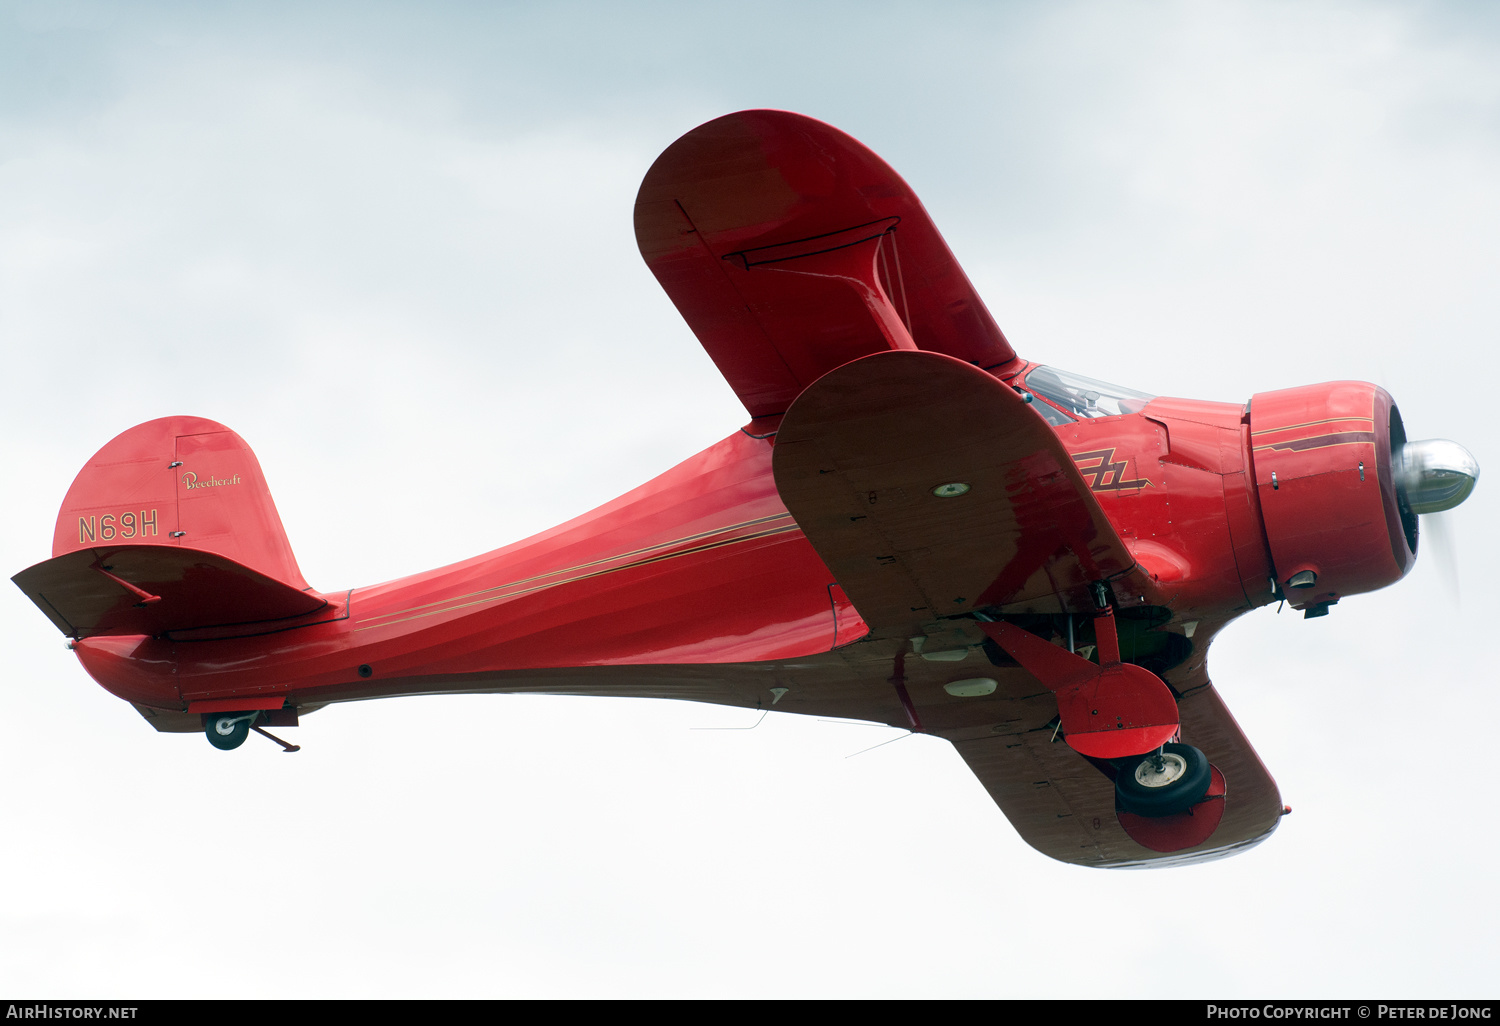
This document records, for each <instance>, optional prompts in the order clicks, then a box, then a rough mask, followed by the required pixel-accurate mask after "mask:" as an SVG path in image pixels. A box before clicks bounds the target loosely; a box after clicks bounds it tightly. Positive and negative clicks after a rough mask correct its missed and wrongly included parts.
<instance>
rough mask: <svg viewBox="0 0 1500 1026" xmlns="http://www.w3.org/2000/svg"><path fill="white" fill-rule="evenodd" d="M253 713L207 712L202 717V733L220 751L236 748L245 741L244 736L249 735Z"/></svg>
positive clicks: (254, 715) (253, 717)
mask: <svg viewBox="0 0 1500 1026" xmlns="http://www.w3.org/2000/svg"><path fill="white" fill-rule="evenodd" d="M256 715H257V714H255V713H250V714H246V713H233V712H226V713H209V714H208V715H205V716H204V717H203V733H204V734H206V735H207V736H208V743H209V744H211V745H213V746H214V747H215V748H217V749H220V750H221V751H225V752H227V751H229V750H230V749H231V748H238V747H239V746H240V745H242V744H244V743H245V738H247V737H249V736H250V724H251V723H252V722H254V720H255V717H256Z"/></svg>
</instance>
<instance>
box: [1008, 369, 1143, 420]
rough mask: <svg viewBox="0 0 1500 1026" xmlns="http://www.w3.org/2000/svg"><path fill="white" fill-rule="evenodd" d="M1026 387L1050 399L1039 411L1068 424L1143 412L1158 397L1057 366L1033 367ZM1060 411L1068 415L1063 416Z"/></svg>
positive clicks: (1043, 414) (1045, 398)
mask: <svg viewBox="0 0 1500 1026" xmlns="http://www.w3.org/2000/svg"><path fill="white" fill-rule="evenodd" d="M1026 388H1027V389H1028V390H1029V391H1030V392H1032V393H1034V394H1035V395H1038V396H1040V397H1041V398H1042V399H1044V400H1046V403H1044V404H1042V405H1041V406H1039V407H1038V409H1039V410H1040V412H1041V414H1042V416H1044V417H1046V418H1047V420H1048V421H1049V422H1051V423H1053V424H1065V423H1067V422H1068V421H1069V420H1072V419H1084V420H1091V419H1093V418H1095V417H1118V416H1120V415H1122V414H1126V413H1139V412H1140V410H1141V408H1142V407H1144V406H1145V405H1146V404H1147V403H1149V402H1150V401H1151V400H1152V399H1155V398H1156V397H1155V396H1154V395H1150V394H1148V393H1146V392H1137V391H1136V390H1135V389H1133V388H1125V387H1123V386H1121V385H1111V384H1109V383H1108V382H1106V381H1098V380H1096V379H1094V378H1086V377H1084V376H1083V375H1082V374H1074V373H1072V372H1070V371H1065V370H1058V369H1057V368H1056V367H1034V368H1032V370H1031V372H1030V373H1029V374H1027V375H1026ZM1058 411H1061V413H1063V414H1066V415H1067V416H1066V417H1063V416H1059V415H1058Z"/></svg>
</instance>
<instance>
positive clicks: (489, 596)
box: [354, 513, 798, 631]
mask: <svg viewBox="0 0 1500 1026" xmlns="http://www.w3.org/2000/svg"><path fill="white" fill-rule="evenodd" d="M790 517H791V514H790V513H779V514H777V515H775V516H769V517H759V518H757V519H755V520H747V521H745V522H744V523H740V524H733V525H731V526H729V527H721V528H718V529H717V530H713V531H703V532H700V533H698V534H691V535H687V536H685V537H682V538H677V539H674V540H673V541H670V542H662V543H661V544H659V545H651V546H647V547H646V548H642V549H635V550H633V551H631V552H622V553H619V554H618V555H614V556H609V557H607V558H605V559H596V560H592V561H591V562H588V563H580V564H579V565H577V566H574V567H567V568H565V569H562V570H554V571H552V572H551V573H546V574H538V575H537V576H535V577H526V578H522V579H521V580H518V581H511V582H510V583H508V584H500V585H496V586H495V587H493V588H485V589H482V590H480V591H474V592H469V593H467V594H464V595H454V596H451V597H449V598H446V599H439V600H437V601H435V602H427V603H423V604H421V605H416V606H408V607H407V608H406V609H398V610H395V611H393V612H390V613H380V614H378V615H376V616H371V617H367V618H365V619H363V620H356V621H355V622H356V623H367V624H369V626H367V627H356V628H354V630H355V631H368V630H374V629H375V628H377V627H388V626H390V625H392V624H397V623H405V622H406V621H408V620H420V619H423V618H425V617H429V616H437V615H439V614H441V613H448V612H452V611H454V610H456V609H467V608H469V607H470V606H477V605H483V604H485V603H486V602H499V601H502V600H504V599H512V598H519V597H520V596H522V595H529V594H531V593H532V592H535V591H545V590H546V589H548V588H556V587H558V586H560V585H564V584H573V583H575V582H577V581H585V580H588V579H589V578H591V577H602V576H604V575H605V574H612V573H618V572H619V571H621V570H630V569H633V568H635V567H639V566H648V565H650V564H652V563H659V562H661V561H663V560H667V559H676V558H677V557H678V556H688V555H692V554H694V553H698V552H707V551H708V550H710V549H717V548H721V547H723V546H725V545H734V544H736V543H739V542H746V541H753V540H755V539H757V538H768V537H771V536H772V535H777V534H786V533H788V532H790V531H795V530H798V527H797V525H796V524H795V523H792V524H786V525H784V526H781V527H773V528H770V529H768V530H764V531H756V532H754V533H752V534H743V535H740V536H738V537H735V538H724V539H722V540H720V541H714V542H708V543H707V544H704V545H695V546H693V547H692V548H689V549H683V550H681V551H679V552H659V553H658V554H657V555H653V556H647V557H646V558H644V559H637V560H633V561H632V562H629V563H624V564H622V565H620V566H616V567H610V568H608V569H605V570H594V571H592V572H590V573H584V574H576V575H574V576H572V577H568V578H565V579H563V580H560V581H550V582H548V583H545V584H538V585H536V586H535V587H531V588H522V589H521V590H520V591H511V590H510V589H513V588H516V587H517V586H519V585H523V584H530V583H531V582H533V581H541V580H544V579H545V578H548V577H556V576H557V575H559V574H565V573H570V572H572V571H575V570H584V569H587V568H588V567H593V566H599V565H600V564H603V563H610V562H613V561H614V560H617V559H626V558H628V557H630V556H634V555H640V554H642V553H647V552H655V551H658V550H660V549H664V548H667V547H668V546H671V545H679V544H681V543H682V542H685V541H694V540H696V539H699V538H708V537H712V536H713V535H716V534H724V533H725V532H727V531H735V530H739V529H740V528H743V527H751V526H754V525H756V524H763V523H767V522H770V521H773V520H780V519H783V518H787V519H790ZM497 592H501V593H503V594H495V593H497ZM480 596H483V597H480ZM463 599H473V601H471V602H464V601H462V600H463ZM434 606H440V607H442V608H432V607H434ZM420 610H426V611H425V612H420ZM403 613H412V614H413V615H411V616H402V615H401V614H403ZM392 617H399V619H391V618H392ZM373 620H383V621H385V622H384V623H371V621H373Z"/></svg>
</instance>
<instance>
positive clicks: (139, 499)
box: [52, 417, 307, 591]
mask: <svg viewBox="0 0 1500 1026" xmlns="http://www.w3.org/2000/svg"><path fill="white" fill-rule="evenodd" d="M101 544H103V545H121V544H124V545H140V544H148V545H181V546H186V547H188V548H193V549H197V550H199V551H202V552H213V553H217V554H218V555H221V556H228V557H229V558H230V559H232V560H234V561H235V562H236V563H239V564H241V565H243V566H247V567H249V568H250V569H251V570H254V571H256V572H257V573H260V574H264V575H265V576H266V577H270V578H272V579H273V580H277V581H280V582H282V583H283V584H288V585H291V586H292V587H293V588H296V589H297V590H298V591H304V590H306V589H307V581H305V580H303V578H302V571H301V570H299V569H298V568H297V560H296V558H295V557H294V556H293V555H292V547H291V545H290V544H289V543H288V542H287V538H286V529H285V528H283V527H282V526H281V517H280V516H279V515H278V514H277V512H276V504H275V503H274V502H272V501H271V492H270V490H269V489H268V488H266V479H265V476H264V475H263V474H262V473H261V470H260V463H259V462H258V461H257V460H256V459H255V454H254V453H253V452H251V451H250V447H249V446H248V445H246V444H245V440H244V439H242V438H241V437H240V436H239V435H237V434H235V433H234V432H233V431H231V430H229V429H228V428H226V427H225V426H224V425H223V424H216V423H214V422H213V421H211V420H203V419H202V418H200V417H163V418H162V419H161V420H153V421H150V422H148V423H146V424H141V425H139V426H138V427H133V428H131V429H130V430H129V431H126V432H125V433H123V434H121V435H118V436H117V437H116V438H115V439H114V440H113V441H111V442H110V443H109V444H107V445H105V446H104V448H102V449H100V450H99V451H98V452H97V453H95V454H94V458H93V459H91V460H89V461H88V463H86V464H85V465H84V468H83V469H82V470H80V471H79V472H78V477H77V478H75V479H74V481H73V487H71V488H69V489H68V494H67V497H66V498H64V499H63V504H62V510H61V512H59V513H58V516H57V528H56V530H55V531H54V533H53V535H52V555H53V556H61V555H64V554H66V553H69V552H76V551H77V550H79V549H86V548H97V547H98V546H99V545H101Z"/></svg>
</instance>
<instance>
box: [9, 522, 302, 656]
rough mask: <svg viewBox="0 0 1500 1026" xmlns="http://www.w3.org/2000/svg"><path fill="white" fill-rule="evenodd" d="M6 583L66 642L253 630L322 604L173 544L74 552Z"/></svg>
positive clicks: (225, 561)
mask: <svg viewBox="0 0 1500 1026" xmlns="http://www.w3.org/2000/svg"><path fill="white" fill-rule="evenodd" d="M11 579H12V580H13V581H15V582H16V584H17V585H18V586H19V587H20V589H21V590H22V591H24V592H25V593H26V597H27V598H29V599H31V601H33V602H35V603H36V604H37V606H38V608H40V609H41V611H42V612H44V613H46V614H47V617H48V618H49V619H50V620H51V621H52V622H53V623H55V624H56V625H57V627H58V629H59V630H61V631H62V632H63V633H64V634H66V635H68V636H69V637H73V638H86V637H90V636H92V635H98V634H151V635H159V634H162V633H164V632H166V631H175V630H186V629H190V628H194V627H219V626H226V625H229V624H245V623H261V622H264V621H268V620H284V619H289V618H292V617H297V616H303V615H306V614H308V613H312V612H315V611H316V610H318V609H321V608H323V607H324V606H325V605H327V603H326V602H325V601H324V600H323V598H322V597H321V596H319V595H318V594H316V593H315V592H312V591H310V590H309V591H302V590H299V589H297V588H294V587H292V586H291V585H288V584H283V583H282V582H280V581H277V580H273V579H272V578H270V577H267V576H266V575H265V574H262V573H259V572H258V571H255V570H252V569H250V568H249V567H247V566H244V565H242V564H240V563H237V562H235V561H234V560H232V559H230V558H228V557H227V556H221V555H219V554H217V553H213V552H202V551H199V550H197V549H189V548H185V547H182V546H178V545H114V546H102V547H98V548H87V549H78V550H76V551H73V552H68V553H65V554H63V555H61V556H56V557H54V558H52V559H49V560H46V561H45V562H42V563H38V564H36V565H35V566H32V567H28V568H27V569H25V570H22V571H21V572H20V573H18V574H16V576H15V577H13V578H11Z"/></svg>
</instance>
